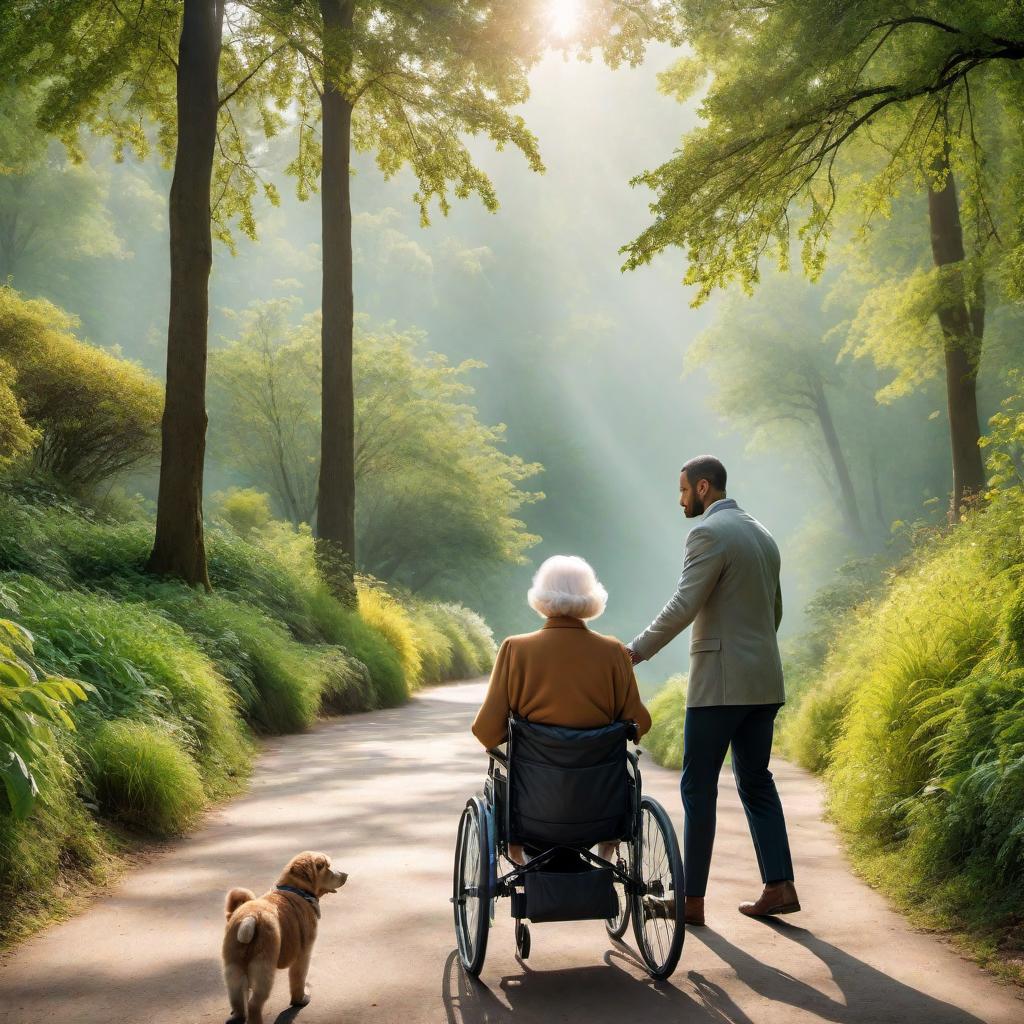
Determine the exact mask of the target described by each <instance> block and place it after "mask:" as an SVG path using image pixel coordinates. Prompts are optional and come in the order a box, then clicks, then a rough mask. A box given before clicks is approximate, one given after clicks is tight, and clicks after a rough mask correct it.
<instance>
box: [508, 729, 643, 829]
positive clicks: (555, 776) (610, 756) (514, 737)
mask: <svg viewBox="0 0 1024 1024" xmlns="http://www.w3.org/2000/svg"><path fill="white" fill-rule="evenodd" d="M631 731H632V724H631V723H629V722H614V723H613V724H612V725H608V726H603V727H601V728H597V729H569V728H564V727H562V726H557V725H541V724H539V723H537V722H530V721H527V720H526V719H525V718H519V717H517V716H513V717H512V718H510V719H509V727H508V737H509V740H508V775H509V782H508V791H509V803H508V838H509V841H511V842H525V843H530V844H534V845H541V846H555V845H564V846H592V845H593V844H594V843H598V842H601V841H602V840H606V839H620V838H627V837H628V836H629V832H630V826H631V815H632V804H631V800H630V792H629V776H628V773H627V769H626V763H627V759H626V740H627V738H628V736H629V735H630V734H631Z"/></svg>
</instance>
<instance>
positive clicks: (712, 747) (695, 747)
mask: <svg viewBox="0 0 1024 1024" xmlns="http://www.w3.org/2000/svg"><path fill="white" fill-rule="evenodd" d="M780 707H782V705H781V704H738V705H722V706H717V707H707V708H687V709H686V720H685V723H684V725H683V777H682V779H681V780H680V785H679V788H680V790H681V792H682V796H683V811H684V814H685V816H686V817H685V822H684V825H683V867H684V870H685V873H686V895H687V896H703V895H704V893H705V890H706V889H707V884H708V871H709V870H710V868H711V850H712V848H713V847H714V844H715V817H716V805H717V803H718V776H719V775H720V773H721V771H722V765H723V763H724V762H725V753H726V751H727V750H728V749H729V745H730V744H732V771H733V775H734V776H735V778H736V789H737V790H738V791H739V795H740V801H741V802H742V804H743V810H744V811H745V812H746V815H747V824H748V825H749V826H750V835H751V838H752V839H753V840H754V851H755V852H756V854H757V866H758V867H759V868H760V870H761V881H762V882H766V883H767V882H781V881H784V880H789V881H792V880H793V861H792V858H791V857H790V853H789V838H788V836H787V835H786V819H785V817H784V816H783V813H782V802H781V801H780V800H779V793H778V790H776V788H775V780H774V779H773V778H772V773H771V772H770V771H769V770H768V760H769V758H770V757H771V752H772V736H773V733H774V730H775V716H776V715H777V714H778V711H779V708H780Z"/></svg>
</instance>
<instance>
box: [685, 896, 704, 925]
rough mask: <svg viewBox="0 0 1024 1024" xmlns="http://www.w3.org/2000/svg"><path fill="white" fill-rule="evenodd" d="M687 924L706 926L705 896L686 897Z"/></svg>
mask: <svg viewBox="0 0 1024 1024" xmlns="http://www.w3.org/2000/svg"><path fill="white" fill-rule="evenodd" d="M685 914H686V923H687V924H695V925H703V924H704V897H703V896H687V897H686V911H685Z"/></svg>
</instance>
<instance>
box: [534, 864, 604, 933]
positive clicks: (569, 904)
mask: <svg viewBox="0 0 1024 1024" xmlns="http://www.w3.org/2000/svg"><path fill="white" fill-rule="evenodd" d="M612 877H613V876H612V869H611V868H591V869H589V870H587V871H531V872H529V873H528V874H527V875H526V876H525V878H524V879H523V883H524V885H525V887H526V914H525V916H526V917H527V918H528V919H529V920H531V921H535V922H537V923H541V922H543V921H599V920H602V919H604V918H607V917H615V916H616V915H617V914H618V912H619V900H618V897H617V896H616V895H615V889H614V888H613V887H612Z"/></svg>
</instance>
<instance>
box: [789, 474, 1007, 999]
mask: <svg viewBox="0 0 1024 1024" xmlns="http://www.w3.org/2000/svg"><path fill="white" fill-rule="evenodd" d="M1022 522H1024V499H1022V497H1021V494H1020V491H1019V490H1018V491H1007V492H1004V493H1001V494H1000V495H998V496H997V497H996V498H995V500H993V501H992V502H991V503H990V504H988V505H987V506H986V507H985V508H984V509H983V510H981V511H977V512H974V513H972V514H971V515H970V516H968V517H967V519H966V520H965V521H964V522H963V523H961V524H960V525H958V526H957V527H956V528H955V529H954V530H953V531H952V532H950V533H948V534H945V535H942V536H937V537H935V538H933V539H932V540H931V541H930V542H928V543H926V544H924V545H923V546H921V547H920V548H919V549H918V550H917V551H916V552H915V554H914V555H913V556H912V558H911V559H909V560H908V562H907V563H906V564H905V565H904V566H903V567H901V569H900V570H899V571H898V573H896V574H895V575H894V576H893V577H892V578H891V580H890V581H889V584H888V586H887V588H886V590H885V592H884V593H883V595H882V596H881V598H880V600H878V601H876V602H869V603H867V604H865V605H863V606H861V607H860V608H858V609H856V610H855V611H854V612H853V613H851V614H850V615H849V616H847V618H846V621H845V622H844V624H843V625H842V626H841V627H840V629H839V630H838V632H837V635H836V637H835V640H834V642H833V644H832V646H831V649H830V651H829V653H828V655H827V657H826V658H825V661H824V664H823V666H822V668H821V671H820V672H819V673H818V676H817V678H816V679H815V680H814V682H813V685H811V686H809V687H808V688H807V689H806V690H805V692H804V693H803V695H802V697H801V699H799V700H798V701H797V702H796V706H795V707H794V708H793V710H792V713H791V714H790V715H789V716H788V717H787V720H786V722H785V725H784V729H783V734H782V741H783V747H784V749H785V750H786V752H787V753H788V755H789V756H791V757H793V758H794V759H795V760H796V761H798V762H799V763H800V764H802V765H803V766H804V767H806V768H809V769H810V770H812V771H815V772H818V773H820V774H822V775H823V777H824V779H825V782H826V785H827V788H828V799H829V813H830V815H831V817H832V818H833V820H834V821H835V822H836V823H837V825H838V826H839V828H840V829H841V831H842V833H843V835H844V837H845V838H846V840H847V841H848V846H849V850H850V852H851V855H852V857H853V860H854V864H855V865H856V867H857V868H858V870H859V871H860V872H861V873H862V874H863V875H864V877H866V878H867V879H868V880H869V881H870V882H871V883H872V884H874V885H876V886H878V887H879V888H880V889H882V890H883V891H884V892H886V893H887V894H888V895H889V896H890V897H892V898H893V899H894V900H895V901H896V902H897V904H898V905H900V906H901V907H902V908H903V909H905V910H906V911H908V912H909V913H911V915H912V916H913V917H914V918H915V920H917V921H918V922H919V923H923V924H926V925H931V926H934V927H939V928H943V929H949V930H952V931H953V932H954V933H956V934H958V935H959V936H960V937H961V938H962V940H963V941H965V942H966V943H967V944H968V946H969V948H970V949H971V951H972V952H973V953H974V954H975V955H976V956H977V957H978V958H979V959H981V960H982V961H984V962H987V963H989V964H990V965H991V966H993V967H994V968H996V969H998V970H1000V971H1002V972H1004V973H1006V974H1008V975H1011V976H1013V977H1014V978H1015V979H1016V980H1018V981H1024V960H1022V953H1024V531H1022V528H1021V523H1022Z"/></svg>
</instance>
